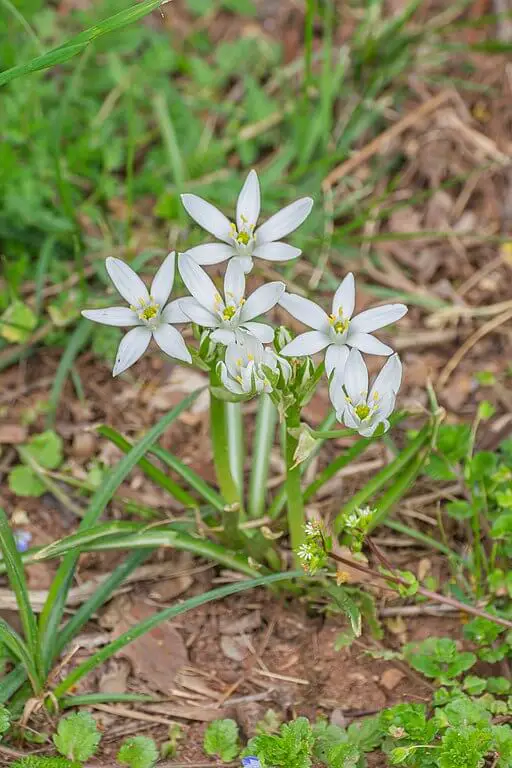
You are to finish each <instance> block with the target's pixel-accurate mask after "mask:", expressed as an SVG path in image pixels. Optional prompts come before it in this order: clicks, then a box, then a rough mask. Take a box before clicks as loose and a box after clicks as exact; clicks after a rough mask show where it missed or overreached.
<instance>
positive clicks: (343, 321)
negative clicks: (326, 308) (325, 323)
mask: <svg viewBox="0 0 512 768" xmlns="http://www.w3.org/2000/svg"><path fill="white" fill-rule="evenodd" d="M329 325H330V326H331V328H332V329H333V331H334V332H335V333H338V334H343V333H345V332H346V331H347V329H348V326H349V325H350V320H349V319H348V318H346V317H343V312H342V309H341V307H340V309H339V310H338V314H337V315H329Z"/></svg>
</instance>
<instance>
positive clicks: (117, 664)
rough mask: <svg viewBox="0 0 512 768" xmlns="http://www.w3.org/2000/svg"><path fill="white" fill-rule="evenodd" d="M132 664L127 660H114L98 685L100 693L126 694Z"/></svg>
mask: <svg viewBox="0 0 512 768" xmlns="http://www.w3.org/2000/svg"><path fill="white" fill-rule="evenodd" d="M129 674H130V664H129V662H128V661H126V660H125V659H112V660H111V661H110V662H109V664H108V666H107V668H106V669H105V671H104V672H103V674H102V675H101V677H100V680H99V683H98V690H99V692H100V693H125V692H126V688H127V683H128V675H129Z"/></svg>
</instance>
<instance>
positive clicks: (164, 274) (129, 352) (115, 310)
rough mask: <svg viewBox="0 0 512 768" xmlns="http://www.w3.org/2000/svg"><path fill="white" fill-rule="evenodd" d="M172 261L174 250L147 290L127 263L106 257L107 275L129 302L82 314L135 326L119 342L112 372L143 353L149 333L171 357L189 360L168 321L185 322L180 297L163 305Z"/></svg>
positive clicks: (170, 283) (106, 322)
mask: <svg viewBox="0 0 512 768" xmlns="http://www.w3.org/2000/svg"><path fill="white" fill-rule="evenodd" d="M174 264H175V254H174V251H173V252H172V253H170V254H169V255H168V256H167V258H166V259H165V261H164V262H163V264H162V265H161V267H160V269H159V270H158V272H157V273H156V275H155V278H154V280H153V282H152V283H151V291H150V293H148V290H147V288H146V286H145V285H144V283H143V282H142V280H141V279H140V277H139V276H138V275H137V274H136V273H135V272H134V271H133V269H132V268H131V267H129V266H128V264H125V262H124V261H121V259H114V258H112V257H109V258H108V259H107V261H106V267H107V272H108V274H109V277H110V279H111V280H112V282H113V283H114V285H115V287H116V288H117V290H118V292H119V293H120V294H121V296H122V297H123V299H125V300H126V301H127V302H128V304H129V305H130V306H129V307H109V308H108V309H86V310H84V311H83V312H82V315H83V316H84V317H87V318H88V319H89V320H94V322H95V323H103V324H104V325H119V326H122V327H129V326H131V325H134V326H136V327H135V328H133V329H132V330H131V331H128V333H127V334H126V336H124V337H123V339H122V341H121V343H120V345H119V349H118V350H117V356H116V362H115V365H114V370H113V371H112V375H113V376H117V375H118V374H120V373H122V372H123V371H126V369H127V368H129V367H130V366H131V365H133V364H134V363H135V362H137V360H138V359H139V358H140V357H142V355H143V354H144V352H145V351H146V349H147V348H148V345H149V342H150V341H151V337H152V336H153V338H154V339H155V341H156V343H157V344H158V346H159V347H160V349H161V350H163V352H165V353H166V354H167V355H169V356H170V357H175V358H177V359H178V360H184V361H185V362H186V363H191V362H192V358H191V356H190V352H189V351H188V349H187V347H186V345H185V342H184V341H183V339H182V337H181V334H180V333H179V332H178V331H177V330H176V328H173V326H172V325H171V323H186V322H188V317H186V316H185V315H184V314H183V312H182V311H181V306H180V300H179V299H177V300H176V301H171V302H170V303H169V304H167V306H165V303H166V301H167V299H168V298H169V296H170V294H171V290H172V286H173V282H174Z"/></svg>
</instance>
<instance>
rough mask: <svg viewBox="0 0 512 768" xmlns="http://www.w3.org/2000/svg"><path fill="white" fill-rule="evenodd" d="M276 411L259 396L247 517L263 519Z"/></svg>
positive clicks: (267, 401) (268, 399)
mask: <svg viewBox="0 0 512 768" xmlns="http://www.w3.org/2000/svg"><path fill="white" fill-rule="evenodd" d="M276 420H277V411H276V409H275V407H274V404H273V402H272V400H271V399H270V397H269V396H268V395H265V394H263V395H261V396H260V402H259V405H258V416H257V418H256V431H255V434H254V442H253V447H252V470H251V480H250V485H249V515H250V517H252V518H258V517H263V515H264V514H265V501H266V495H267V480H268V468H269V464H270V451H271V450H272V444H273V442H274V435H275V432H276Z"/></svg>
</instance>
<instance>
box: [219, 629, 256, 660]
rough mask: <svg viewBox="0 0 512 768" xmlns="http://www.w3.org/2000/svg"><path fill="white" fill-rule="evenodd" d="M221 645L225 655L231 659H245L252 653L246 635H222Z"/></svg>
mask: <svg viewBox="0 0 512 768" xmlns="http://www.w3.org/2000/svg"><path fill="white" fill-rule="evenodd" d="M220 647H221V649H222V653H223V654H224V656H225V657H226V658H227V659H231V661H243V660H244V659H246V658H247V656H248V655H249V653H250V650H249V646H248V642H247V637H246V635H237V636H235V637H233V636H231V635H221V638H220Z"/></svg>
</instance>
